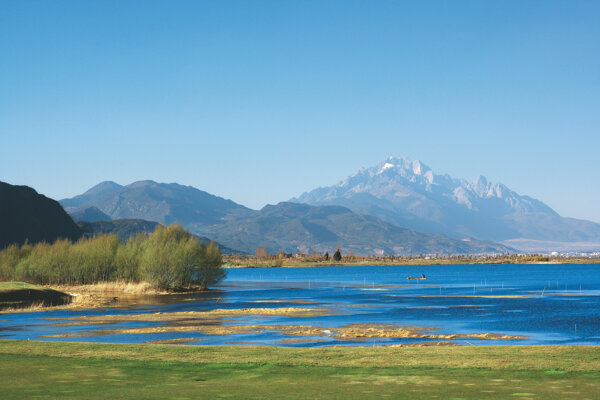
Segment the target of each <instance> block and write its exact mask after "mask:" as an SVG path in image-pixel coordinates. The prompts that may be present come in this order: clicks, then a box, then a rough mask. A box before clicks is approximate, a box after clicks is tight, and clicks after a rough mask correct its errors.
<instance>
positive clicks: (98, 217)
mask: <svg viewBox="0 0 600 400" xmlns="http://www.w3.org/2000/svg"><path fill="white" fill-rule="evenodd" d="M69 215H70V216H71V218H73V220H74V221H75V222H78V221H110V220H111V219H110V217H109V216H108V215H106V214H104V213H103V212H102V211H100V210H99V209H98V208H97V207H94V206H92V207H88V208H86V209H84V210H75V211H71V212H70V213H69Z"/></svg>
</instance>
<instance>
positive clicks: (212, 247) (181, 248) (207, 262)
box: [0, 225, 225, 290]
mask: <svg viewBox="0 0 600 400" xmlns="http://www.w3.org/2000/svg"><path fill="white" fill-rule="evenodd" d="M221 264H222V257H221V251H220V249H219V247H218V246H217V245H216V244H215V243H212V242H211V243H210V244H208V245H204V244H202V243H200V242H199V241H198V240H197V239H196V238H195V237H194V236H193V235H192V234H191V233H190V232H189V231H187V230H186V229H184V228H183V227H182V226H181V225H169V226H162V225H158V226H157V227H156V230H155V231H154V232H152V233H150V234H145V233H139V234H138V235H136V236H132V237H130V238H129V239H127V240H126V241H125V242H121V241H119V238H118V237H117V235H115V234H103V235H97V236H94V237H92V238H82V239H80V240H78V241H77V242H74V243H73V242H71V241H69V240H66V239H64V240H63V239H59V240H57V241H56V242H54V243H52V244H49V243H45V242H42V243H37V244H35V245H29V244H27V243H26V244H24V245H23V246H17V245H11V246H9V247H7V248H5V249H4V250H2V251H0V279H2V280H18V281H27V282H31V283H38V284H47V285H52V284H66V285H74V284H92V283H97V282H109V281H126V282H148V283H150V284H151V285H152V286H153V287H155V288H157V289H163V290H174V289H182V288H189V287H191V286H199V287H200V288H203V289H204V288H206V287H208V286H209V285H212V284H215V283H217V282H219V281H220V280H221V279H223V278H224V277H225V271H224V270H223V269H222V268H221Z"/></svg>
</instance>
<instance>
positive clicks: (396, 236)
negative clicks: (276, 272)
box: [61, 181, 510, 254]
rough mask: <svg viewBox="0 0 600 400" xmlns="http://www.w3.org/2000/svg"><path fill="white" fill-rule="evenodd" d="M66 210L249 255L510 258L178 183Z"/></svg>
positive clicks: (142, 185) (97, 195)
mask: <svg viewBox="0 0 600 400" xmlns="http://www.w3.org/2000/svg"><path fill="white" fill-rule="evenodd" d="M61 204H62V205H63V207H65V209H66V210H68V211H69V212H70V213H72V214H74V215H80V214H81V213H82V212H84V211H85V210H88V209H89V208H90V207H95V208H97V209H98V210H99V211H100V212H101V213H102V214H106V215H108V216H109V217H111V218H113V219H116V218H136V219H143V220H148V221H155V222H160V223H166V224H168V223H182V224H183V226H185V227H186V228H188V229H190V231H192V232H193V233H195V234H198V235H203V236H207V237H210V238H211V239H214V240H216V241H217V242H218V243H221V244H222V245H224V246H227V247H229V248H232V249H236V250H240V251H245V252H248V253H253V252H254V251H255V250H256V248H258V247H266V248H267V250H268V251H269V252H276V251H278V250H280V249H281V250H284V251H286V252H298V251H308V250H315V251H327V250H328V251H333V250H335V248H336V247H338V246H341V247H342V248H343V249H345V250H346V251H354V252H355V253H356V254H377V253H379V254H383V253H396V254H419V253H477V254H480V253H498V252H508V251H510V249H509V248H507V247H505V246H502V245H498V244H495V243H491V242H482V241H477V240H459V239H450V238H447V237H444V236H443V235H432V234H427V233H421V232H413V231H411V230H408V229H404V228H401V227H398V226H394V225H392V224H389V223H385V222H383V221H381V220H379V219H378V218H376V217H372V216H363V215H359V214H356V213H354V212H352V211H351V210H349V209H347V208H344V207H328V206H309V205H299V204H291V203H280V204H277V205H274V206H266V207H264V208H263V209H261V210H258V211H255V210H251V209H249V208H246V207H244V206H241V205H239V204H236V203H234V202H233V201H231V200H227V199H223V198H221V197H218V196H214V195H211V194H209V193H207V192H204V191H201V190H198V189H195V188H193V187H190V186H182V185H178V184H175V183H169V184H166V183H157V182H153V181H140V182H135V183H132V184H130V185H127V186H121V185H118V184H116V183H114V182H102V183H100V184H99V185H97V186H94V187H93V188H91V189H90V190H88V191H87V192H85V193H84V194H82V195H80V196H76V197H74V198H72V199H65V200H61Z"/></svg>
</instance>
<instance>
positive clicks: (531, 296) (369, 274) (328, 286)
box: [0, 264, 600, 347]
mask: <svg viewBox="0 0 600 400" xmlns="http://www.w3.org/2000/svg"><path fill="white" fill-rule="evenodd" d="M420 274H425V275H426V277H427V279H426V280H421V281H410V280H407V279H406V278H407V276H418V275H420ZM117 300H118V301H117V302H115V303H114V304H113V305H112V306H110V307H102V308H96V309H81V310H77V309H66V310H51V311H46V312H29V313H8V314H3V315H1V316H0V337H2V338H7V339H30V340H55V341H85V342H103V343H173V344H183V343H189V344H202V345H277V346H310V347H317V346H334V345H344V346H356V345H358V346H378V345H403V346H407V345H408V346H412V345H501V344H519V345H530V344H588V345H598V344H600V311H598V310H600V268H598V266H597V265H593V264H592V265H499V266H498V265H494V266H488V265H462V266H457V265H452V266H431V265H429V266H377V267H319V268H251V269H230V270H228V276H227V279H226V280H224V281H223V282H222V283H221V284H220V285H218V286H216V287H215V288H213V289H212V290H211V291H208V292H203V293H196V294H191V293H185V294H171V295H145V296H128V297H125V296H119V297H118V298H117Z"/></svg>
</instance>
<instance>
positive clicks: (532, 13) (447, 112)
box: [0, 0, 600, 222]
mask: <svg viewBox="0 0 600 400" xmlns="http://www.w3.org/2000/svg"><path fill="white" fill-rule="evenodd" d="M599 20H600V2H597V1H589V2H586V1H576V2H571V1H563V2H553V1H535V2H534V1H514V2H512V1H497V2H494V1H473V2H470V1H414V2H400V1H375V2H374V1H222V0H220V1H213V2H208V1H206V2H201V1H189V2H188V1H158V2H156V1H154V2H153V1H110V0H104V1H96V2H93V1H51V2H50V1H27V0H23V1H7V0H5V1H2V2H0V54H2V59H1V61H0V180H3V181H7V182H9V183H13V184H26V185H30V186H32V187H34V188H35V189H36V190H38V191H39V192H41V193H44V194H46V195H48V196H50V197H53V198H57V199H60V198H64V197H71V196H73V195H76V194H79V193H81V192H83V191H85V190H86V189H88V188H89V187H91V186H93V185H95V184H96V183H98V182H100V181H103V180H114V181H116V182H118V183H121V184H128V183H131V182H133V181H136V180H141V179H153V180H156V181H161V182H178V183H181V184H186V185H193V186H196V187H198V188H200V189H203V190H206V191H208V192H211V193H213V194H217V195H220V196H223V197H227V198H231V199H233V200H234V201H237V202H239V203H242V204H244V205H247V206H250V207H253V208H260V207H262V206H263V205H265V204H267V203H276V202H279V201H282V200H286V199H289V198H291V197H293V196H297V195H299V194H301V193H302V192H304V191H306V190H310V189H313V188H315V187H317V186H325V185H331V184H334V183H336V182H337V181H339V180H341V179H343V178H345V177H346V176H347V175H350V174H351V173H353V172H354V171H355V170H357V169H358V168H360V167H368V166H372V165H375V164H377V163H379V162H381V161H382V160H383V159H385V158H386V157H388V156H391V155H404V156H408V157H410V158H413V159H420V160H422V161H423V162H425V163H426V164H428V165H429V166H430V167H432V168H433V169H434V170H435V171H436V172H437V173H448V174H450V175H452V176H454V177H457V178H466V179H469V180H472V179H474V178H475V177H476V176H477V175H479V174H482V175H485V176H486V177H488V179H490V180H492V181H501V182H503V183H504V184H506V185H507V186H508V187H510V188H512V189H513V190H516V191H517V192H519V193H521V194H527V195H530V196H533V197H536V198H539V199H540V200H542V201H544V202H546V203H547V204H548V205H550V206H551V207H553V208H554V209H556V210H557V211H558V212H559V213H561V214H562V215H564V216H571V217H578V218H585V219H591V220H595V221H599V222H600V207H599V206H598V198H599V197H600V184H599V183H598V182H600V165H599V161H598V149H599V145H600V129H599V128H600V51H598V43H600V24H599V23H598V21H599Z"/></svg>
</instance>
